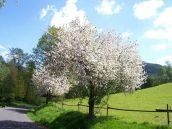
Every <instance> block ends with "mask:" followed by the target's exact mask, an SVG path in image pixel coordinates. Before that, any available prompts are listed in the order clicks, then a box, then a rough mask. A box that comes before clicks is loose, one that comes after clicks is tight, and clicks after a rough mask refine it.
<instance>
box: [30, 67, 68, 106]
mask: <svg viewBox="0 0 172 129" xmlns="http://www.w3.org/2000/svg"><path fill="white" fill-rule="evenodd" d="M32 80H33V82H34V84H35V88H36V90H37V93H38V94H39V95H43V96H45V97H46V104H47V103H48V101H49V99H50V97H51V96H53V95H54V96H57V95H62V94H64V93H66V92H68V90H69V87H70V86H69V83H68V81H67V78H66V77H64V76H58V77H56V76H54V75H50V74H49V73H48V72H47V70H46V67H43V68H42V69H40V70H36V71H35V73H34V75H33V79H32Z"/></svg>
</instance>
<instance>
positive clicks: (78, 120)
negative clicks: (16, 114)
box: [28, 103, 170, 129]
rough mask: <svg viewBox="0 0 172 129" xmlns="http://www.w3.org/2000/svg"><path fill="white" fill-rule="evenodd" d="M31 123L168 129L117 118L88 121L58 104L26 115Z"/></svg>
mask: <svg viewBox="0 0 172 129" xmlns="http://www.w3.org/2000/svg"><path fill="white" fill-rule="evenodd" d="M28 116H29V117H30V118H32V120H33V121H35V122H37V123H40V124H42V125H44V126H46V127H48V128H49V129H170V128H169V127H167V126H161V125H153V124H149V123H141V124H140V123H137V122H132V123H131V122H125V121H121V120H119V119H117V118H112V117H109V118H106V117H103V116H101V117H96V118H95V119H93V120H89V119H88V118H87V115H86V114H84V113H82V112H78V111H69V110H62V109H61V107H60V106H59V104H55V103H51V104H48V106H41V107H39V108H37V109H35V110H32V111H31V112H29V113H28Z"/></svg>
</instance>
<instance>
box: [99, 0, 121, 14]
mask: <svg viewBox="0 0 172 129" xmlns="http://www.w3.org/2000/svg"><path fill="white" fill-rule="evenodd" d="M121 9H122V7H121V5H119V4H117V3H116V1H115V0H102V2H101V4H100V5H99V6H97V7H96V11H97V12H98V13H100V14H103V15H113V14H117V13H119V12H120V11H121Z"/></svg>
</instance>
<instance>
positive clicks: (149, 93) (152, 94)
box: [29, 83, 172, 128]
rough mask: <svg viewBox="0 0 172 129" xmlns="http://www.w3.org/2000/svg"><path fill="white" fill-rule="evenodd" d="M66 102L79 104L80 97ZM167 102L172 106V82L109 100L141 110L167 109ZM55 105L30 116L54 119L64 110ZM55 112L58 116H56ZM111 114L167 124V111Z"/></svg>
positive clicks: (69, 109) (118, 104)
mask: <svg viewBox="0 0 172 129" xmlns="http://www.w3.org/2000/svg"><path fill="white" fill-rule="evenodd" d="M64 102H65V103H67V104H74V105H77V103H78V99H68V100H65V101H64ZM83 104H87V100H86V99H85V100H83ZM166 104H169V106H171V107H172V83H168V84H163V85H160V86H157V87H152V88H148V89H143V90H138V91H136V92H134V93H130V94H128V93H127V94H124V93H119V94H113V95H111V96H110V100H109V105H110V107H115V108H126V109H141V110H155V109H158V108H160V109H165V108H166ZM55 105H56V106H55V107H54V106H50V107H43V108H40V109H39V110H37V111H36V112H34V113H30V114H29V116H30V117H31V118H32V119H33V120H35V121H37V122H40V121H42V119H43V120H44V121H49V122H50V121H54V119H55V118H56V117H57V116H59V113H62V112H63V110H61V104H60V103H59V104H58V103H57V104H55ZM54 108H55V109H54ZM63 109H65V111H71V110H72V111H78V108H77V107H73V106H72V107H71V106H64V107H63ZM57 110H58V111H57ZM59 111H60V112H59ZM80 111H81V112H83V113H87V111H88V108H86V107H80ZM51 112H52V113H51ZM55 114H56V115H57V116H55ZM109 115H110V116H111V117H112V118H115V119H113V121H115V120H119V121H120V122H121V121H126V122H129V123H133V122H134V123H135V124H137V123H150V124H157V125H166V124H167V120H166V113H142V112H141V113H140V112H122V111H116V110H109ZM97 116H106V110H101V111H100V112H99V113H98V114H97ZM68 117H70V116H68ZM170 119H171V120H172V114H170ZM41 123H42V122H41ZM107 123H114V122H112V121H108V122H107ZM125 124H126V123H125ZM139 125H140V124H139ZM102 126H104V125H102ZM105 127H106V126H105ZM120 128H122V127H120ZM128 128H130V127H128ZM133 128H134V127H133ZM138 128H139V126H138ZM141 128H142V127H141ZM147 128H149V127H147Z"/></svg>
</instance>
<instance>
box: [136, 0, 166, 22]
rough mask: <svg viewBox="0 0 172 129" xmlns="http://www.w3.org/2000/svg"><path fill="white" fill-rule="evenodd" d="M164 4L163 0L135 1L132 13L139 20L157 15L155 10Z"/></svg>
mask: <svg viewBox="0 0 172 129" xmlns="http://www.w3.org/2000/svg"><path fill="white" fill-rule="evenodd" d="M163 5H164V1H163V0H145V1H143V2H140V3H136V4H134V6H133V9H134V15H135V16H136V17H137V18H138V19H139V20H144V19H148V18H150V17H152V16H155V15H157V11H158V9H159V8H160V7H162V6H163Z"/></svg>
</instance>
